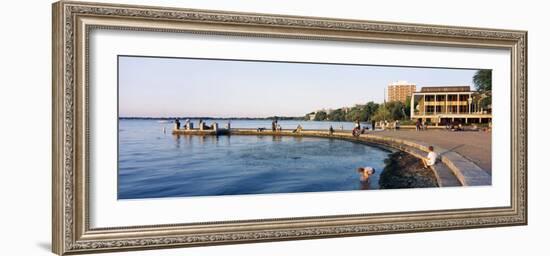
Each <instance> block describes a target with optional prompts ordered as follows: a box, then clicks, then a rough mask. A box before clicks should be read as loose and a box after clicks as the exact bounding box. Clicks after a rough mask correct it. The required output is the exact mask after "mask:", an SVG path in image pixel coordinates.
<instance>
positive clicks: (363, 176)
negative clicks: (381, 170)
mask: <svg viewBox="0 0 550 256" xmlns="http://www.w3.org/2000/svg"><path fill="white" fill-rule="evenodd" d="M357 172H358V173H359V180H360V181H361V182H368V181H369V177H370V176H371V175H373V174H374V173H376V170H374V168H372V167H359V168H357Z"/></svg>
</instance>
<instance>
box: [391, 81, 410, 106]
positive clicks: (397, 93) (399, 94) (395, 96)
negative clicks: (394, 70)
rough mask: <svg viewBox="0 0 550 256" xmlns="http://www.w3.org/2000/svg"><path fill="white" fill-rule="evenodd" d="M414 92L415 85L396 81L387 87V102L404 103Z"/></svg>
mask: <svg viewBox="0 0 550 256" xmlns="http://www.w3.org/2000/svg"><path fill="white" fill-rule="evenodd" d="M413 92H416V84H413V83H409V82H406V81H397V82H395V83H391V84H389V85H388V101H401V102H403V103H405V102H406V101H407V97H410V96H411V95H412V93H413Z"/></svg>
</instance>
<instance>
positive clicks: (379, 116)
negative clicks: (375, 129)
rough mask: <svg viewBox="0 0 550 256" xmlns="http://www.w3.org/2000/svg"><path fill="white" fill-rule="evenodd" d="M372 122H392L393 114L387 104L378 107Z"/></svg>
mask: <svg viewBox="0 0 550 256" xmlns="http://www.w3.org/2000/svg"><path fill="white" fill-rule="evenodd" d="M372 120H374V121H384V120H388V121H391V120H392V118H391V113H390V111H389V110H388V108H387V104H382V105H380V106H379V107H378V109H377V110H376V113H374V116H373V117H372Z"/></svg>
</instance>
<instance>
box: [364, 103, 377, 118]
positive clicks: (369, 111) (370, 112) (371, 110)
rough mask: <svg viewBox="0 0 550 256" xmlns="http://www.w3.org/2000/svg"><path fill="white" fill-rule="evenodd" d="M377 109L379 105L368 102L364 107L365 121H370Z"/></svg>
mask: <svg viewBox="0 0 550 256" xmlns="http://www.w3.org/2000/svg"><path fill="white" fill-rule="evenodd" d="M379 107H380V104H377V103H374V102H373V101H369V102H368V103H367V105H365V108H366V115H367V117H366V119H367V120H372V118H373V116H374V113H376V111H377V110H378V108H379Z"/></svg>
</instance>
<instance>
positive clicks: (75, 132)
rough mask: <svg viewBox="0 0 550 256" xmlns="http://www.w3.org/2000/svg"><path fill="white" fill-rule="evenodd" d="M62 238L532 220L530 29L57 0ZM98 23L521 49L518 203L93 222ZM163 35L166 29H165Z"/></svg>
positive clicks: (328, 231)
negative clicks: (91, 88)
mask: <svg viewBox="0 0 550 256" xmlns="http://www.w3.org/2000/svg"><path fill="white" fill-rule="evenodd" d="M52 23H53V44H52V47H53V53H52V54H53V60H52V72H53V78H52V80H53V81H52V83H53V87H52V94H53V106H52V111H53V122H52V126H53V134H52V137H53V139H52V140H53V144H52V150H53V159H52V168H53V175H52V179H53V180H52V190H53V191H52V197H53V208H52V211H53V221H52V222H53V223H52V224H53V229H52V230H53V232H52V233H53V235H52V236H53V237H52V240H53V241H52V250H53V251H54V252H55V253H57V254H60V255H64V254H76V253H86V252H105V251H118V250H133V249H152V248H167V247H184V246H204V245H218V244H230V243H251V242H262V241H281V240H297V239H313V238H326V237H342V236H358V235H373V234H388V233H401V232H420V231H436V230H452V229H465V228H482V227H496V226H511V225H526V224H527V32H526V31H512V30H497V29H485V28H465V27H450V26H436V25H425V24H404V23H389V22H377V21H360V20H344V19H328V18H316V17H298V16H280V15H272V14H256V13H236V12H219V11H209V10H191V9H178V8H162V7H150V6H130V5H113V4H97V3H85V2H69V1H61V2H57V3H54V4H53V22H52ZM94 29H115V30H137V31H157V32H185V33H202V34H223V35H238V36H248V37H268V38H297V39H305V40H340V41H356V42H379V43H396V44H418V45H430V46H460V47H474V48H495V49H508V50H510V51H511V60H512V61H511V63H512V65H511V67H510V68H511V74H512V75H511V85H512V86H511V88H510V90H511V99H510V103H511V110H512V111H511V120H512V121H511V131H512V132H511V135H510V140H511V148H512V149H511V152H510V154H511V159H512V160H511V163H510V166H511V181H512V182H511V184H510V185H511V194H510V198H511V205H510V206H509V207H492V208H477V209H456V210H437V211H425V212H397V213H379V214H357V215H341V216H305V217H302V218H285V219H262V220H246V221H227V222H211V223H183V224H171V225H157V226H139V227H113V228H105V229H93V228H90V225H89V221H88V220H89V207H88V203H89V200H88V196H89V195H88V187H87V186H88V182H89V180H88V171H89V169H88V168H89V158H88V157H89V154H88V139H89V136H88V129H89V125H88V124H89V121H88V116H89V115H88V64H89V63H88V62H89V59H88V39H89V32H90V31H92V30H94ZM159 35H160V34H159Z"/></svg>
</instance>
